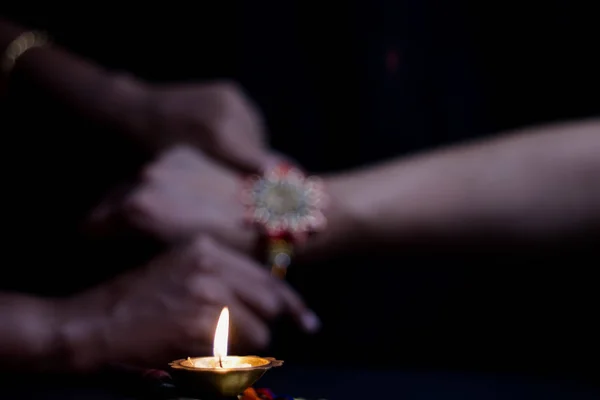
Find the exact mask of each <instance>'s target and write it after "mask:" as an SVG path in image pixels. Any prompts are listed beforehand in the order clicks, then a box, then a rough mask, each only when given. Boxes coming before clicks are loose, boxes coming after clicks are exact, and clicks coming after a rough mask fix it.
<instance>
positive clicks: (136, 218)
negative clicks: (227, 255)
mask: <svg viewBox="0 0 600 400" xmlns="http://www.w3.org/2000/svg"><path fill="white" fill-rule="evenodd" d="M241 189H242V177H241V176H238V175H237V174H235V173H233V172H232V171H230V170H228V169H227V168H225V167H223V166H221V165H219V164H217V163H216V162H214V161H213V160H211V159H210V158H209V157H207V156H206V155H205V154H202V152H200V151H198V150H196V149H194V148H192V147H190V146H183V145H181V146H177V147H172V148H170V149H168V150H166V151H164V152H162V153H161V154H160V155H159V156H158V157H157V159H156V160H155V161H154V162H152V163H151V164H149V165H148V166H147V167H146V168H145V169H144V172H143V174H142V177H141V181H140V182H139V184H138V185H137V186H136V187H135V188H134V189H133V190H130V191H129V193H128V194H126V195H125V196H124V198H122V199H119V200H115V199H109V200H108V201H106V202H105V203H104V204H103V205H101V206H99V207H98V208H97V209H96V211H95V212H93V213H92V215H93V217H92V219H93V221H92V224H91V225H92V227H93V228H95V229H96V230H104V228H105V227H107V226H108V227H110V226H111V225H116V224H114V223H113V221H120V220H122V219H123V218H125V219H126V221H127V223H128V225H133V227H134V228H137V229H140V230H142V231H144V232H147V233H150V234H152V235H154V236H155V237H157V238H159V239H162V240H163V241H165V242H168V243H177V242H180V241H182V240H184V241H185V240H189V238H190V237H194V236H196V235H198V234H204V235H208V236H211V237H213V238H215V239H217V240H218V241H219V242H220V243H223V244H226V245H227V246H230V247H233V248H235V249H237V250H240V251H243V252H245V253H252V252H253V251H254V250H255V247H256V243H257V241H258V236H259V233H258V231H257V229H256V228H255V227H253V226H248V225H247V223H245V221H244V206H243V205H242V203H241V200H240V198H239V195H240V191H241ZM119 229H122V228H121V227H119Z"/></svg>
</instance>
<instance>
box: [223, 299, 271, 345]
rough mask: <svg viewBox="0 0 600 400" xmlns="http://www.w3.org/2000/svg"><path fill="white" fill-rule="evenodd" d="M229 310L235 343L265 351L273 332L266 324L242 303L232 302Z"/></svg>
mask: <svg viewBox="0 0 600 400" xmlns="http://www.w3.org/2000/svg"><path fill="white" fill-rule="evenodd" d="M229 309H230V315H231V316H230V324H231V330H230V332H231V335H232V337H233V338H234V341H235V342H236V343H242V344H245V345H247V346H248V347H250V348H252V349H256V350H261V349H265V348H266V347H267V346H268V345H269V343H270V341H271V332H270V331H269V328H268V327H267V325H266V324H265V322H264V321H263V320H262V319H261V318H260V317H259V316H258V315H256V314H255V313H253V312H252V311H251V310H250V309H249V308H248V307H246V306H245V305H244V304H242V303H241V302H238V301H235V300H234V301H231V303H230V304H229Z"/></svg>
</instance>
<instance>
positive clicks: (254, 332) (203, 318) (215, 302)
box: [186, 273, 271, 349]
mask: <svg viewBox="0 0 600 400" xmlns="http://www.w3.org/2000/svg"><path fill="white" fill-rule="evenodd" d="M188 280H189V283H188V287H189V288H190V290H191V291H192V292H193V295H194V298H195V301H196V302H197V303H198V305H197V306H198V307H202V308H207V307H210V308H211V310H212V311H211V312H210V313H207V312H203V313H200V315H199V318H198V321H197V324H195V325H194V326H193V327H192V328H191V330H186V331H187V332H188V334H189V335H190V337H191V338H192V339H193V338H196V340H198V339H201V338H202V337H203V336H204V335H205V334H206V330H207V327H208V329H211V328H210V327H211V326H212V332H214V329H216V325H217V321H218V314H219V313H220V312H221V310H222V308H223V307H225V306H227V307H228V308H229V310H230V314H231V317H230V324H231V327H232V329H231V332H232V333H233V334H234V335H235V336H236V337H237V339H236V341H239V342H241V343H243V344H245V345H246V346H248V347H250V348H253V349H262V348H265V347H266V346H267V345H268V344H269V342H270V339H271V338H270V332H269V329H268V328H267V326H266V325H265V323H264V322H263V321H262V319H261V318H260V317H259V316H257V315H256V314H255V313H253V312H252V311H251V310H250V309H248V307H246V306H245V305H244V304H243V303H241V302H240V301H238V299H237V298H236V296H235V294H234V293H233V290H232V288H231V287H229V286H228V285H227V284H226V282H224V281H223V280H222V279H219V278H218V277H216V276H214V275H210V274H204V273H198V274H196V275H195V276H192V277H190V278H188ZM216 310H218V311H217V312H215V311H216ZM207 318H209V319H210V320H214V321H213V322H212V323H211V322H210V321H209V322H208V323H207ZM194 335H200V336H194Z"/></svg>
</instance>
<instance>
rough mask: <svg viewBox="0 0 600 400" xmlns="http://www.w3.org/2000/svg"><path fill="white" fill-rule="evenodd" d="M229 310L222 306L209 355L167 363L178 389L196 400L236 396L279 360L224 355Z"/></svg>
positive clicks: (277, 363)
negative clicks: (210, 354)
mask: <svg viewBox="0 0 600 400" xmlns="http://www.w3.org/2000/svg"><path fill="white" fill-rule="evenodd" d="M228 339H229V310H228V308H227V307H225V308H223V310H222V311H221V315H220V317H219V321H218V323H217V329H216V330H215V339H214V346H213V357H194V358H190V357H188V358H186V359H181V360H175V361H173V362H171V363H170V364H169V366H170V368H171V375H172V376H173V379H174V381H175V384H176V385H177V387H178V389H179V390H180V391H181V392H183V394H185V395H189V396H193V397H196V398H200V399H203V400H204V399H228V398H231V399H237V395H238V394H241V393H242V392H243V391H244V390H245V389H247V388H248V387H250V386H252V385H253V384H254V383H255V382H256V381H257V380H258V379H260V377H261V376H263V374H264V373H265V372H267V370H269V369H271V368H273V367H279V366H281V365H282V364H283V361H279V360H276V359H274V358H271V357H258V356H228V355H227V344H228Z"/></svg>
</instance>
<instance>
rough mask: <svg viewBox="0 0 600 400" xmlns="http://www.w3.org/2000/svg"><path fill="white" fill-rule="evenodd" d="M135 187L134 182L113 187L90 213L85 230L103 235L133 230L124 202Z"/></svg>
mask: <svg viewBox="0 0 600 400" xmlns="http://www.w3.org/2000/svg"><path fill="white" fill-rule="evenodd" d="M133 187H134V184H133V183H124V184H122V185H120V186H117V187H116V188H115V189H113V190H112V191H111V192H110V193H109V194H108V195H107V196H106V197H104V199H102V201H101V202H100V203H99V204H98V205H97V206H96V207H95V208H94V209H93V210H92V212H91V213H90V214H89V216H88V218H87V219H86V220H85V222H84V230H85V231H87V232H89V233H92V234H95V235H103V236H104V235H109V234H123V233H124V232H128V231H132V228H133V227H132V226H131V224H130V223H129V221H128V220H127V218H125V217H124V214H123V202H124V199H125V198H127V196H129V195H130V193H131V192H132V189H133Z"/></svg>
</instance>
